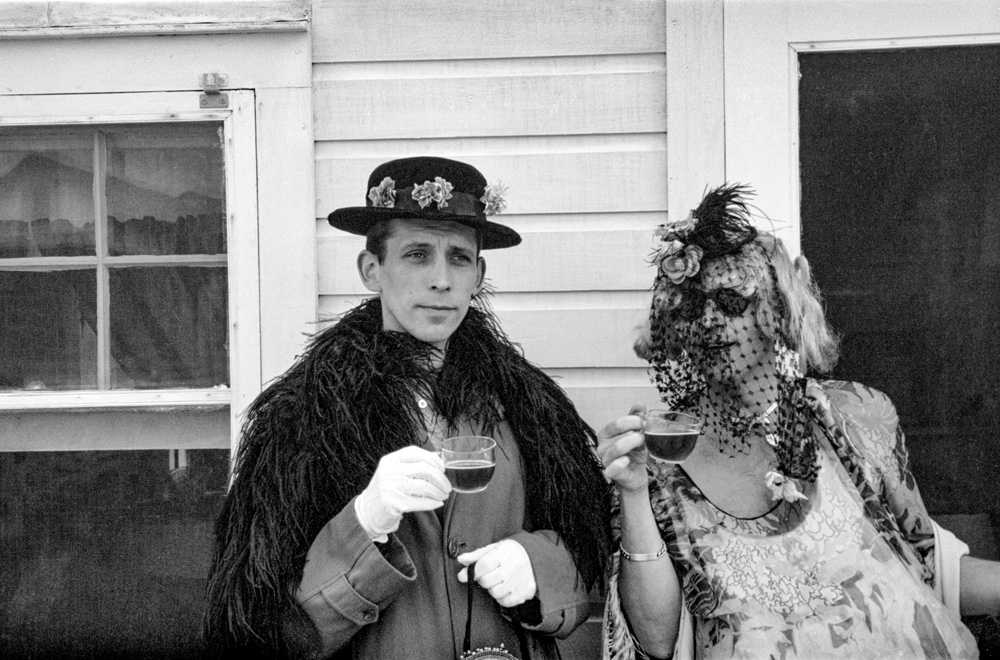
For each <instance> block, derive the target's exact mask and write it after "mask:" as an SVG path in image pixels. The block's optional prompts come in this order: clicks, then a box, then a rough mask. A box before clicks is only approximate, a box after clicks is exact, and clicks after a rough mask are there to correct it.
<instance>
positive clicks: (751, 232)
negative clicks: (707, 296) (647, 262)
mask: <svg viewBox="0 0 1000 660" xmlns="http://www.w3.org/2000/svg"><path fill="white" fill-rule="evenodd" d="M751 194H752V191H751V190H750V189H749V188H748V187H746V186H743V185H741V184H733V185H725V186H720V187H718V188H715V189H713V190H710V191H709V192H708V193H707V194H706V195H705V197H704V198H703V199H702V200H701V203H700V204H699V205H698V208H696V209H693V210H692V211H691V213H689V214H688V216H687V217H686V218H684V219H683V220H680V221H676V222H671V223H665V224H662V225H660V226H659V227H658V228H657V230H656V232H655V236H656V237H657V238H658V239H659V240H660V246H659V247H658V248H657V250H656V252H655V253H654V255H653V259H652V261H653V262H654V263H656V264H657V265H658V266H659V269H660V272H661V274H662V275H663V277H666V278H668V279H669V280H670V281H671V282H673V283H674V284H680V283H681V282H683V281H684V279H685V278H687V277H693V276H695V275H697V274H698V271H699V270H700V268H701V262H702V261H704V260H711V259H717V258H719V257H723V256H726V255H730V254H735V253H737V252H739V251H740V250H741V249H742V248H743V246H744V245H746V244H747V243H749V242H750V241H752V240H753V239H754V238H756V237H757V229H756V228H755V227H754V226H753V224H752V223H751V222H750V210H749V208H748V207H747V202H746V200H745V196H748V195H751Z"/></svg>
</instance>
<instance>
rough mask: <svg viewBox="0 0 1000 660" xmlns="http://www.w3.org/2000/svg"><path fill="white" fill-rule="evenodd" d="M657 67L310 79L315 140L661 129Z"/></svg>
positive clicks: (663, 115)
mask: <svg viewBox="0 0 1000 660" xmlns="http://www.w3.org/2000/svg"><path fill="white" fill-rule="evenodd" d="M665 87H666V85H665V78H664V75H663V73H662V72H660V71H643V72H622V73H595V74H580V75H558V74H555V75H541V76H503V77H488V78H487V77H470V78H433V77H426V78H405V79H375V80H328V81H318V82H316V83H314V92H315V94H314V99H313V104H314V106H313V109H314V114H315V118H316V119H315V125H316V139H317V140H355V139H365V138H370V137H373V136H378V137H379V138H381V139H412V138H431V137H452V136H458V135H463V136H468V135H491V136H502V135H517V136H522V135H552V134H564V135H566V134H571V135H572V134H590V133H655V132H663V131H665V130H666V112H665V107H666V99H665V92H664V90H665Z"/></svg>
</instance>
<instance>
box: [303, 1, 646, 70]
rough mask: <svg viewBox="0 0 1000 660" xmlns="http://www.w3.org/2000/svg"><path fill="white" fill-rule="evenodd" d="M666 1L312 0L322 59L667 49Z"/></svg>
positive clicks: (315, 38) (316, 46) (318, 58)
mask: <svg viewBox="0 0 1000 660" xmlns="http://www.w3.org/2000/svg"><path fill="white" fill-rule="evenodd" d="M664 2H665V0H590V1H580V0H573V1H571V2H565V1H560V2H550V1H547V0H491V1H490V2H463V1H461V0H452V1H450V2H442V1H441V0H313V22H314V35H313V59H314V61H316V62H354V61H403V60H462V59H474V58H488V57H544V56H550V55H579V54H619V53H644V52H659V53H662V52H663V51H664V42H665V30H664V20H665V16H664Z"/></svg>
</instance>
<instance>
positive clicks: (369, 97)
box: [312, 0, 669, 657]
mask: <svg viewBox="0 0 1000 660" xmlns="http://www.w3.org/2000/svg"><path fill="white" fill-rule="evenodd" d="M666 5H667V2H666V0H578V1H576V2H572V3H566V2H552V1H549V0H498V2H490V3H468V2H459V1H457V0H451V1H449V0H445V1H444V2H443V3H442V2H441V1H440V0H438V1H437V2H429V0H396V1H394V2H391V3H390V2H385V1H383V0H368V1H366V2H361V1H348V0H331V1H326V0H320V1H317V2H314V5H313V7H314V20H313V63H314V65H313V73H312V77H313V90H314V97H313V115H314V136H315V140H316V145H315V152H314V154H315V159H316V172H315V175H316V178H315V188H316V218H317V220H316V223H317V224H316V236H317V262H318V291H319V301H318V305H319V318H320V319H321V320H323V321H322V322H321V323H319V324H317V329H319V328H322V327H326V325H327V324H328V323H329V322H330V320H331V319H332V318H335V317H336V316H337V315H339V314H342V313H344V312H345V311H347V310H348V309H350V308H351V307H353V306H354V305H356V304H357V303H358V302H359V301H361V300H363V299H364V298H366V297H368V296H369V295H371V294H370V292H368V291H366V290H365V289H364V288H363V286H362V285H361V283H360V280H359V278H358V275H357V271H356V267H355V263H356V257H357V253H358V252H359V251H360V250H361V249H363V245H364V239H363V238H361V237H358V236H351V235H349V234H345V233H343V232H340V231H338V230H335V229H333V228H331V227H329V226H328V225H327V224H326V222H325V217H326V215H327V214H328V213H329V212H330V211H331V210H333V209H335V208H340V207H344V206H362V205H364V203H365V199H366V196H367V189H368V176H369V174H370V173H371V171H372V169H374V168H375V167H376V166H377V165H378V164H380V163H382V162H385V161H387V160H390V159H393V158H400V157H406V156H419V155H438V156H445V157H449V158H454V159H457V160H461V161H464V162H468V163H471V164H473V165H475V166H476V167H477V168H478V169H480V170H481V171H482V172H483V174H484V175H485V176H486V178H487V180H488V181H490V182H491V183H494V182H497V181H500V182H502V183H504V184H505V185H506V186H507V187H508V193H507V201H508V207H507V210H506V212H505V213H504V215H502V216H501V217H500V218H498V220H500V221H501V222H504V223H505V224H508V225H510V226H512V227H514V228H515V229H516V230H517V231H518V232H520V233H521V235H522V237H523V239H524V240H523V242H522V244H521V245H519V246H518V247H516V248H513V249H510V250H495V251H494V250H489V251H485V252H484V253H483V256H484V257H485V258H486V260H487V264H488V266H487V278H488V281H489V284H490V285H491V286H492V287H493V288H494V289H495V293H494V295H493V296H492V298H491V302H492V306H493V308H494V309H495V310H496V313H497V315H498V317H499V319H500V322H501V323H502V325H503V327H504V329H505V331H506V332H507V334H508V336H509V337H510V338H511V340H512V341H514V342H515V343H517V344H519V345H520V346H521V347H522V349H523V350H524V352H525V355H526V356H527V358H528V359H529V360H530V361H532V362H533V363H535V364H537V365H539V366H540V367H542V368H543V369H544V370H545V371H546V372H547V373H549V374H551V375H553V376H554V377H555V378H556V380H557V382H559V384H560V385H562V386H563V387H564V389H565V390H566V392H567V393H568V394H569V396H570V398H571V399H572V400H573V401H574V403H575V404H576V405H577V408H578V409H579V410H580V413H581V414H582V415H583V417H584V419H585V420H587V422H588V423H590V424H591V425H592V426H594V427H595V428H599V427H601V426H603V425H604V424H606V423H607V422H608V421H609V420H611V419H613V418H615V417H618V416H620V415H622V414H625V413H627V412H628V409H629V407H630V406H631V405H632V404H634V403H637V402H641V403H645V404H647V405H652V404H654V403H655V402H656V399H657V396H656V392H655V389H654V388H653V387H652V385H651V384H650V381H649V377H648V374H647V371H646V365H645V364H644V363H643V362H642V361H641V360H639V359H638V358H637V357H636V356H635V354H634V353H633V351H632V343H633V341H634V338H635V333H634V328H635V326H636V325H637V324H638V323H640V322H641V321H642V320H643V318H644V317H645V315H646V313H647V309H648V304H649V295H650V293H649V288H650V285H651V283H652V279H653V273H652V269H651V266H650V265H649V263H648V261H647V260H648V257H649V253H650V250H651V248H652V231H653V229H654V228H655V227H656V225H657V224H660V223H662V222H663V221H664V220H665V219H666V212H667V201H668V200H667V174H668V173H667V113H666V108H667V99H666V90H667V81H666V78H667V75H666V72H667V70H668V68H669V66H668V62H667V58H666V52H665V51H666V26H665V22H666ZM594 657H596V655H595V656H594Z"/></svg>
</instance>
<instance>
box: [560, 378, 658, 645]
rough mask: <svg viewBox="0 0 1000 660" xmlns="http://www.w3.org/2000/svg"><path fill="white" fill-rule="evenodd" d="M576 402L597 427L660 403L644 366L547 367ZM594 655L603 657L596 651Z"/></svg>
mask: <svg viewBox="0 0 1000 660" xmlns="http://www.w3.org/2000/svg"><path fill="white" fill-rule="evenodd" d="M545 371H546V373H548V374H549V375H550V376H552V377H553V378H554V379H555V381H556V382H557V383H559V386H560V387H562V388H563V390H564V391H565V392H566V394H567V396H569V398H570V399H571V400H572V401H573V403H574V405H576V408H577V410H578V411H579V412H580V416H581V417H583V419H584V421H586V422H587V423H588V424H590V426H591V427H593V428H594V429H596V430H600V429H601V427H603V426H604V425H605V424H607V423H608V422H610V421H611V420H613V419H615V418H617V417H621V416H622V415H627V414H628V412H629V409H630V408H631V407H632V405H633V404H636V403H643V404H645V405H646V407H647V408H653V407H655V406H656V405H657V402H658V401H659V398H658V396H657V393H656V388H654V387H653V385H652V384H651V382H650V380H649V375H648V373H647V371H646V369H644V368H641V369H640V368H635V369H622V368H618V369H546V370H545ZM593 657H594V658H599V657H600V655H599V654H595V655H594V656H593Z"/></svg>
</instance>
